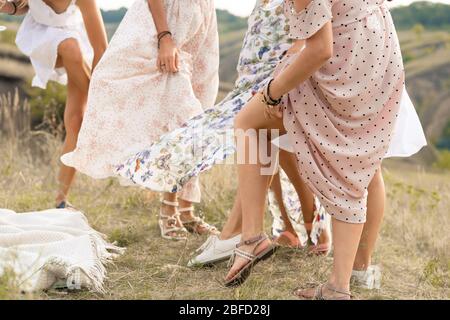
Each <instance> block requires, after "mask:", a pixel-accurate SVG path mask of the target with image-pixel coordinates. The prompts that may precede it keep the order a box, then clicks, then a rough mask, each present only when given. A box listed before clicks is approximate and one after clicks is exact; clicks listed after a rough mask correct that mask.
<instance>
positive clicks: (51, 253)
mask: <svg viewBox="0 0 450 320" xmlns="http://www.w3.org/2000/svg"><path fill="white" fill-rule="evenodd" d="M122 252H123V249H121V248H118V247H116V246H114V245H112V244H109V243H107V242H106V240H105V236H104V235H103V234H101V233H99V232H97V231H95V230H94V229H92V228H91V227H90V226H89V224H88V222H87V219H86V217H85V216H84V215H83V213H81V212H78V211H75V210H70V209H52V210H45V211H40V212H28V213H20V214H18V213H16V212H14V211H11V210H5V209H0V276H2V275H5V277H12V278H13V281H14V283H15V285H17V286H18V287H19V288H20V289H21V290H22V291H24V292H32V291H38V290H44V289H49V288H51V287H55V286H63V287H65V286H67V287H68V288H69V289H82V288H85V289H89V290H92V291H97V292H102V291H103V282H104V280H105V278H106V269H105V263H107V262H110V261H111V260H112V259H113V258H115V257H116V256H117V255H118V254H121V253H122ZM8 279H9V278H8Z"/></svg>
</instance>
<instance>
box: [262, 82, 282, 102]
mask: <svg viewBox="0 0 450 320" xmlns="http://www.w3.org/2000/svg"><path fill="white" fill-rule="evenodd" d="M272 81H273V79H270V81H269V82H268V83H267V85H266V86H265V87H264V89H263V90H262V92H261V93H262V95H263V102H264V103H265V104H266V105H267V106H268V107H269V108H270V109H272V108H273V107H276V106H278V105H279V104H280V103H281V100H282V97H280V98H279V99H277V100H274V99H273V98H272V97H271V96H270V85H271V84H272Z"/></svg>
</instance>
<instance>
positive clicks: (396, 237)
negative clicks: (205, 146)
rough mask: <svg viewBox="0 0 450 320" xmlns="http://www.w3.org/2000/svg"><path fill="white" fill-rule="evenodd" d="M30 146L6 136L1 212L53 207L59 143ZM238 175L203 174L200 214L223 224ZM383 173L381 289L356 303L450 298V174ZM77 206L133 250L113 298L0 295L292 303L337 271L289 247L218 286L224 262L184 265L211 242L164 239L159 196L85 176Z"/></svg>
mask: <svg viewBox="0 0 450 320" xmlns="http://www.w3.org/2000/svg"><path fill="white" fill-rule="evenodd" d="M24 141H26V139H24V140H22V142H21V143H18V142H14V141H13V142H11V141H5V139H3V140H0V148H1V150H2V156H1V157H0V207H1V208H9V209H12V210H15V211H17V212H25V211H35V210H39V209H47V208H50V207H52V205H53V197H54V190H55V187H56V184H55V168H57V154H58V150H59V142H58V140H56V139H55V138H54V137H52V136H49V135H48V134H43V133H41V134H38V135H35V136H34V137H33V139H32V141H39V143H38V145H39V148H40V151H41V152H40V154H43V156H39V157H36V156H35V155H36V154H38V153H37V152H36V151H37V150H36V149H35V147H30V146H29V144H28V143H24ZM43 146H45V148H43ZM232 171H233V169H232V168H231V167H229V166H228V167H227V166H218V167H216V168H214V169H213V170H212V171H211V172H209V173H207V174H205V175H204V176H203V177H202V183H203V190H204V199H203V202H202V204H201V205H200V206H198V208H197V209H198V210H201V211H202V212H203V213H204V214H205V215H206V217H207V220H208V221H210V222H213V223H215V224H216V225H218V226H221V224H223V222H224V220H225V219H226V215H227V212H228V210H229V209H230V208H231V203H232V200H233V196H234V190H235V184H236V182H235V181H234V180H233V179H231V180H230V179H229V177H230V176H233V172H232ZM384 174H385V179H386V182H387V192H388V209H387V213H386V218H385V222H384V226H383V230H382V233H381V236H380V240H379V243H378V249H377V251H376V253H375V256H374V262H375V263H377V264H380V265H381V266H382V268H383V280H382V289H381V290H377V291H366V290H354V293H355V294H356V297H357V298H358V299H448V298H450V288H449V286H450V283H449V267H450V254H449V247H448V246H449V243H450V242H449V233H448V230H449V228H450V215H449V214H448V213H449V210H448V208H449V206H450V183H449V181H450V172H443V171H436V172H427V171H425V170H423V169H421V168H418V167H412V166H405V165H404V164H403V163H398V162H393V163H387V164H386V168H385V171H384ZM71 201H72V202H73V203H74V204H76V205H77V206H78V207H79V208H80V209H82V210H83V211H84V212H85V213H86V215H87V217H88V219H89V221H90V223H91V224H92V226H93V227H94V228H96V229H97V230H100V231H101V232H104V233H105V234H106V235H108V237H109V239H110V241H115V242H117V244H119V245H121V246H124V247H127V251H126V253H125V254H124V255H123V256H122V257H120V258H119V259H118V260H117V261H116V263H115V264H114V265H110V266H109V267H108V272H109V274H108V275H109V279H108V280H107V282H106V286H105V287H106V290H107V293H106V294H105V295H101V294H94V293H90V292H87V291H82V292H71V293H67V292H64V291H50V292H46V293H40V294H34V295H25V296H24V295H21V294H19V293H18V292H17V290H16V289H15V288H14V286H11V285H8V283H7V282H8V281H7V279H6V277H4V278H3V279H0V298H3V299H12V298H18V299H28V298H32V299H218V298H222V299H290V298H292V296H291V294H290V292H291V290H292V289H293V288H294V287H296V286H298V285H301V284H305V283H307V282H318V281H322V280H324V279H325V278H326V275H327V274H328V273H329V271H330V266H331V261H332V258H331V257H307V256H306V255H305V253H304V252H302V251H298V250H297V251H295V250H287V249H286V250H281V251H278V252H277V253H276V255H275V256H274V257H273V258H272V259H270V260H269V261H267V262H264V263H262V264H260V265H258V266H257V267H256V269H255V270H254V273H253V275H252V276H251V278H250V279H249V281H248V282H246V284H245V285H243V286H242V287H241V288H239V289H233V290H230V289H225V288H224V287H222V286H221V284H220V281H221V279H222V277H223V276H224V274H225V272H226V270H227V266H226V263H224V264H221V265H219V266H217V267H215V268H208V269H196V270H191V269H188V268H186V267H185V265H186V262H187V261H188V259H189V256H190V254H191V253H192V252H193V250H195V249H196V248H197V247H198V246H199V245H200V244H201V243H202V242H203V241H204V240H205V238H203V237H197V236H192V237H190V238H189V239H188V241H187V242H185V243H184V242H171V241H166V240H162V239H161V238H160V236H159V230H158V229H157V224H156V223H157V220H156V215H157V211H158V196H157V195H156V194H153V193H148V192H146V191H144V190H141V189H136V188H124V187H121V186H119V185H118V183H117V182H116V181H113V180H104V181H95V180H92V179H90V178H88V177H86V176H79V179H78V180H77V182H76V185H75V188H74V189H73V193H72V196H71ZM268 222H269V221H268ZM267 225H268V224H267ZM10 278H11V277H10Z"/></svg>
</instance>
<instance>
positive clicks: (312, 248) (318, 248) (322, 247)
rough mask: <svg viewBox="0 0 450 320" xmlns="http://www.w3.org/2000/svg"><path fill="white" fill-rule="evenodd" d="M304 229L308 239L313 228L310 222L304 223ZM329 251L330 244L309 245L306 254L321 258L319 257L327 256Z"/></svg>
mask: <svg viewBox="0 0 450 320" xmlns="http://www.w3.org/2000/svg"><path fill="white" fill-rule="evenodd" d="M304 225H305V229H306V232H307V233H308V237H310V235H311V231H312V228H313V223H312V222H305V223H304ZM330 251H331V244H330V242H327V243H321V244H311V245H309V246H308V254H311V255H316V256H321V255H324V256H326V255H328V254H329V253H330Z"/></svg>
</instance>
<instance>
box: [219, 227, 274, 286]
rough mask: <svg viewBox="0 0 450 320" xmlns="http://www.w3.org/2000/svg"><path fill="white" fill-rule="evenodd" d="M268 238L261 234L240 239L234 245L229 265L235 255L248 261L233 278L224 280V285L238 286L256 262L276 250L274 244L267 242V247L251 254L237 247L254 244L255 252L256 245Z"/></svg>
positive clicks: (231, 263) (245, 278)
mask: <svg viewBox="0 0 450 320" xmlns="http://www.w3.org/2000/svg"><path fill="white" fill-rule="evenodd" d="M268 239H269V238H268V236H267V235H266V234H261V235H259V236H256V237H253V238H250V239H248V240H245V241H242V242H240V243H239V244H237V245H236V249H234V253H233V255H232V256H231V259H230V261H229V265H230V266H232V265H233V263H234V261H235V259H236V257H241V258H244V259H246V260H248V263H247V264H245V265H244V266H243V267H242V268H241V270H239V272H238V273H236V275H235V276H234V277H233V278H231V279H230V280H226V281H225V282H224V285H225V286H226V287H237V286H240V285H241V284H243V283H244V282H245V280H247V278H248V277H249V276H250V273H251V271H252V268H253V267H254V266H255V265H256V264H258V262H260V261H263V260H266V259H268V258H269V257H270V256H271V255H272V254H273V253H274V252H275V251H276V250H277V246H276V245H273V244H269V245H268V246H267V248H265V249H263V250H262V251H260V252H259V253H257V254H253V253H249V252H246V251H243V250H241V249H239V247H241V246H244V245H247V246H248V245H252V244H256V246H255V248H254V249H253V250H254V251H253V252H255V250H256V249H257V248H258V246H259V245H260V244H261V243H262V242H264V241H265V240H268Z"/></svg>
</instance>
